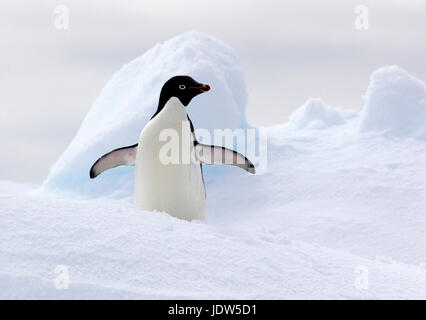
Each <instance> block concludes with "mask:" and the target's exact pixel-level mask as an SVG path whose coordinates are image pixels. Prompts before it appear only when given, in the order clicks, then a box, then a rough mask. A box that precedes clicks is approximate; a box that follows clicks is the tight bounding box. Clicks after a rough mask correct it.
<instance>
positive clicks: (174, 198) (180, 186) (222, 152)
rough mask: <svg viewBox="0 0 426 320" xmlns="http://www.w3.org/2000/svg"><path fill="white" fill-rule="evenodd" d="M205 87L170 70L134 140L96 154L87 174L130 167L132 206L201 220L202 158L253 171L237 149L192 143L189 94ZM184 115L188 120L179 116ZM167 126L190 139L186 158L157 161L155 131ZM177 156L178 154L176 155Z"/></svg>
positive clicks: (158, 142) (157, 135)
mask: <svg viewBox="0 0 426 320" xmlns="http://www.w3.org/2000/svg"><path fill="white" fill-rule="evenodd" d="M209 90H210V86H208V85H206V84H201V83H198V82H197V81H195V80H194V79H192V78H191V77H189V76H175V77H173V78H171V79H170V80H168V81H167V82H166V83H165V84H164V86H163V88H162V89H161V93H160V99H159V102H158V108H157V111H156V112H155V114H154V115H153V116H152V118H151V120H150V121H149V122H148V124H147V125H146V126H145V127H144V128H143V130H142V132H141V134H140V137H139V143H138V144H134V145H132V146H128V147H123V148H119V149H116V150H113V151H111V152H109V153H107V154H105V155H103V156H102V157H101V158H99V159H98V160H97V161H96V162H95V163H94V164H93V166H92V168H91V169H90V178H92V179H93V178H95V177H96V176H98V175H99V174H100V173H102V172H104V171H105V170H108V169H111V168H115V167H117V166H121V165H129V166H136V168H135V203H136V207H137V208H138V209H141V210H148V211H154V210H157V211H164V212H167V213H169V214H171V215H173V216H175V217H177V218H181V219H185V220H192V219H197V220H204V218H205V199H206V191H205V186H204V181H203V168H202V164H229V165H235V166H238V167H240V168H242V169H244V170H246V171H248V172H250V173H253V174H254V173H255V167H254V165H253V164H252V163H251V162H250V161H249V160H248V159H247V158H246V157H244V156H243V155H241V154H240V153H238V152H235V151H233V150H230V149H226V148H224V147H219V146H212V145H205V144H201V143H198V141H197V139H196V138H195V135H194V126H193V124H192V121H191V119H190V118H189V117H188V115H187V113H186V107H187V106H188V105H189V103H190V102H191V100H192V99H193V98H194V97H195V96H197V95H199V94H201V93H204V92H207V91H209ZM185 121H189V125H187V126H185V125H182V122H185ZM165 129H172V130H175V132H177V134H178V135H179V140H180V141H184V140H185V139H187V140H185V141H190V148H189V151H190V155H187V156H188V157H186V158H187V159H191V161H187V162H184V161H178V163H167V164H164V163H163V162H164V161H161V159H160V158H161V156H159V155H160V152H161V148H162V146H163V145H164V142H161V139H160V134H161V132H163V130H165ZM182 156H183V155H182Z"/></svg>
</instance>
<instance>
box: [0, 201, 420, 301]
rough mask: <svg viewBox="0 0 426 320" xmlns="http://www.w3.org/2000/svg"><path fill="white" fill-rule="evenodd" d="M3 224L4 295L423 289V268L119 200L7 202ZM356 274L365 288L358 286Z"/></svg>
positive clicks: (406, 292) (348, 294)
mask: <svg viewBox="0 0 426 320" xmlns="http://www.w3.org/2000/svg"><path fill="white" fill-rule="evenodd" d="M264 213H265V212H264V211H262V212H261V214H264ZM259 226H260V225H259ZM0 228H1V230H2V232H1V233H0V253H1V259H0V287H1V288H2V290H0V299H43V298H44V299H129V298H130V299H268V298H269V299H327V298H328V299H351V298H353V299H385V298H393V299H407V298H419V299H420V298H424V297H425V295H426V273H425V272H424V270H423V269H422V268H421V267H419V266H413V265H406V264H402V263H392V262H389V261H386V259H366V258H363V257H360V256H356V255H353V254H350V253H347V252H342V251H337V250H331V249H327V248H324V247H322V246H319V245H317V244H312V243H305V242H299V241H294V240H291V239H289V238H288V237H287V235H286V231H285V230H279V229H275V230H274V231H271V230H270V229H264V230H261V229H259V230H258V231H256V232H253V231H252V230H247V229H242V228H229V227H228V226H223V225H222V226H217V225H216V226H215V225H209V224H204V223H189V222H186V221H182V220H178V219H175V218H173V217H171V216H169V215H166V214H161V213H155V212H154V213H149V212H143V211H139V210H136V209H135V208H133V206H132V205H126V204H123V203H120V202H118V201H111V202H104V201H93V200H90V201H82V200H75V199H59V198H48V197H28V196H17V197H14V198H8V199H7V200H3V201H2V206H1V210H0ZM58 266H60V269H58ZM55 270H56V272H55ZM58 271H59V272H58ZM357 272H358V273H357ZM360 273H363V274H361V275H360ZM64 275H67V276H68V277H67V278H68V279H69V286H68V289H61V287H59V289H57V288H56V287H55V282H56V281H55V280H56V279H60V278H61V276H64ZM360 276H361V277H362V276H364V279H365V277H367V279H366V280H363V282H364V283H366V282H367V284H368V287H361V288H359V287H357V285H356V283H357V278H359V277H360Z"/></svg>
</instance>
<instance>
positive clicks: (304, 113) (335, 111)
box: [289, 98, 356, 129]
mask: <svg viewBox="0 0 426 320" xmlns="http://www.w3.org/2000/svg"><path fill="white" fill-rule="evenodd" d="M355 116H356V113H355V112H353V111H350V110H345V109H343V108H331V107H329V106H327V105H326V104H325V103H324V101H323V100H322V99H319V98H309V99H308V100H307V101H306V102H305V104H304V105H303V106H301V107H300V108H298V109H297V110H296V111H295V112H293V113H292V114H291V116H290V119H289V123H290V124H291V125H294V126H295V127H296V128H298V129H326V128H328V127H330V126H336V125H341V124H344V123H346V122H347V120H349V119H350V118H353V117H355Z"/></svg>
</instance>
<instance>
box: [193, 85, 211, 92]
mask: <svg viewBox="0 0 426 320" xmlns="http://www.w3.org/2000/svg"><path fill="white" fill-rule="evenodd" d="M191 89H196V90H198V91H200V92H207V91H209V90H210V86H209V85H208V84H200V85H199V86H195V87H191Z"/></svg>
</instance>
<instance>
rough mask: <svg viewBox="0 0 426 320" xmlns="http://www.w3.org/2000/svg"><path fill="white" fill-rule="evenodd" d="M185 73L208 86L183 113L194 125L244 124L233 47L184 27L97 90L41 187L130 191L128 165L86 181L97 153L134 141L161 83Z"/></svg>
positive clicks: (243, 97) (86, 191) (243, 104)
mask: <svg viewBox="0 0 426 320" xmlns="http://www.w3.org/2000/svg"><path fill="white" fill-rule="evenodd" d="M178 74H187V75H190V76H192V77H194V78H195V79H196V80H198V81H200V82H204V83H208V84H209V85H211V87H212V90H211V91H210V92H209V93H207V94H204V95H200V96H199V97H196V98H195V99H194V100H193V101H192V102H191V104H190V106H189V108H188V113H189V115H190V116H191V119H192V120H193V122H194V125H195V126H196V127H197V128H206V129H209V130H210V131H211V130H212V129H214V128H231V129H235V128H240V127H245V126H246V120H245V108H246V104H247V93H246V87H245V82H244V76H243V73H242V70H241V68H240V66H239V64H238V59H237V57H236V55H235V53H234V51H233V50H232V49H231V48H229V47H228V46H227V45H225V44H224V43H222V42H220V41H218V40H216V39H214V38H212V37H210V36H207V35H204V34H201V33H197V32H189V33H185V34H182V35H180V36H177V37H175V38H172V39H170V40H168V41H166V42H164V43H161V44H157V45H156V46H154V47H153V48H152V49H150V50H149V51H147V52H146V53H145V54H143V55H142V56H141V57H139V58H137V59H135V60H134V61H132V62H130V63H129V64H127V65H125V66H124V67H122V68H121V70H120V71H119V72H117V73H116V74H115V75H114V76H113V78H112V79H111V80H110V81H109V82H108V84H107V85H106V86H105V88H104V89H103V90H102V92H101V94H100V96H99V97H98V98H97V100H96V101H95V103H94V105H93V107H92V108H91V109H90V111H89V113H88V114H87V116H86V118H85V119H84V121H83V123H82V125H81V128H80V129H79V131H78V133H77V135H76V137H75V138H74V140H73V141H72V142H71V144H70V145H69V147H68V148H67V149H66V151H65V152H64V153H63V154H62V155H61V157H60V158H59V159H58V161H57V162H56V163H55V165H54V166H53V167H52V169H51V171H50V174H49V176H48V177H47V179H46V181H45V183H44V190H59V191H61V192H72V193H75V192H78V193H80V194H83V195H97V196H98V195H109V196H112V197H123V196H127V195H129V196H130V195H131V194H132V190H133V168H129V167H127V168H118V169H115V170H111V171H109V172H106V173H104V174H102V176H100V177H98V178H97V179H95V180H93V181H91V180H89V176H88V174H89V169H90V167H91V165H92V164H93V162H94V161H95V160H96V159H98V158H99V157H100V156H101V155H102V154H104V153H106V152H108V151H111V150H112V149H115V148H118V147H122V146H126V145H131V144H134V143H136V142H137V140H138V137H139V134H140V132H141V130H142V128H143V127H144V126H145V124H146V123H147V122H148V120H149V119H150V118H151V116H152V114H153V113H154V111H155V109H156V107H157V103H158V98H159V93H160V90H161V87H162V85H163V84H164V82H165V81H166V80H168V79H169V78H170V77H172V76H174V75H178Z"/></svg>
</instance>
